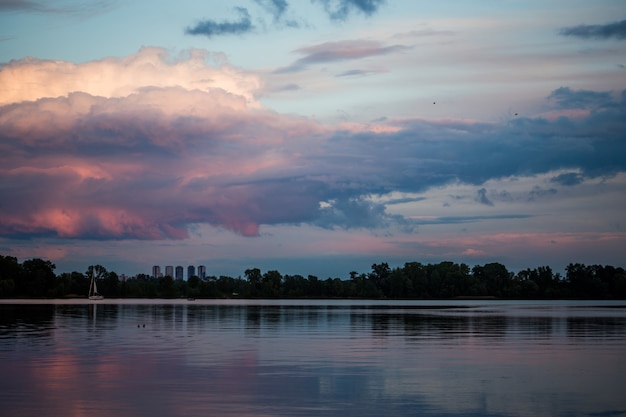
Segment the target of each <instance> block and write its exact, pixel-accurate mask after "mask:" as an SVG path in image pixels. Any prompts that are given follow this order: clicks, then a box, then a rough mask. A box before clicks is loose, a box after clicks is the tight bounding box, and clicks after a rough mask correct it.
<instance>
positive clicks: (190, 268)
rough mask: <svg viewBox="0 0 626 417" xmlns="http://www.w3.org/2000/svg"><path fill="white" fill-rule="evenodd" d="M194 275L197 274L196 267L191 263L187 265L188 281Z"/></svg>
mask: <svg viewBox="0 0 626 417" xmlns="http://www.w3.org/2000/svg"><path fill="white" fill-rule="evenodd" d="M194 275H196V267H195V266H193V265H189V266H188V267H187V281H189V278H191V277H193V276H194Z"/></svg>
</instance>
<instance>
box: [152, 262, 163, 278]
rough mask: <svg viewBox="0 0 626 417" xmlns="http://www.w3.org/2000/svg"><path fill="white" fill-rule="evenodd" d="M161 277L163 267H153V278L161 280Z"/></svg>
mask: <svg viewBox="0 0 626 417" xmlns="http://www.w3.org/2000/svg"><path fill="white" fill-rule="evenodd" d="M160 277H161V267H160V266H159V265H154V266H153V267H152V278H160Z"/></svg>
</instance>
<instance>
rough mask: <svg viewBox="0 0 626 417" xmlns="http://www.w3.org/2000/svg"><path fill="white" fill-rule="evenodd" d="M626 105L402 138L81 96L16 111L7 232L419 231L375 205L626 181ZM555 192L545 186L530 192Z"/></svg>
mask: <svg viewBox="0 0 626 417" xmlns="http://www.w3.org/2000/svg"><path fill="white" fill-rule="evenodd" d="M570 93H573V94H574V95H575V94H576V93H577V92H570ZM559 94H562V93H557V92H554V93H553V95H557V96H558V95H559ZM568 94H569V93H568ZM625 98H626V93H623V94H622V96H621V97H620V98H617V99H616V98H611V101H610V102H603V104H602V106H600V107H597V108H592V109H591V110H590V111H589V114H588V115H586V116H584V117H581V118H578V119H572V118H567V117H560V118H558V119H556V120H550V119H542V118H535V119H531V118H524V119H515V120H514V121H513V122H511V123H508V124H503V125H498V124H490V123H482V124H481V123H468V122H453V121H424V120H417V119H416V120H404V121H399V122H395V124H391V122H388V123H389V126H390V127H395V128H396V129H397V131H388V132H385V133H377V132H371V131H358V132H357V131H351V130H348V129H346V128H341V127H336V128H333V127H332V126H325V125H320V124H318V123H316V122H315V121H313V120H307V119H303V118H298V117H294V116H289V115H281V114H277V113H275V112H272V111H266V110H260V109H249V108H247V107H246V104H245V103H246V101H245V100H244V99H243V98H242V97H240V96H237V95H235V94H230V93H226V92H225V91H221V90H220V89H211V90H210V91H199V90H193V91H192V90H185V89H182V88H151V89H142V90H141V91H138V92H137V93H135V94H133V95H131V96H128V97H123V98H109V99H107V98H103V97H94V96H90V95H88V94H85V93H72V94H70V95H69V96H68V97H59V98H55V99H42V100H38V101H33V102H23V103H18V104H11V105H6V106H3V107H0V189H1V190H2V193H3V199H2V203H1V204H0V234H2V235H4V236H11V237H21V236H23V237H28V236H39V235H54V236H62V237H70V238H98V239H122V238H135V239H162V238H170V239H181V238H185V237H187V234H188V232H187V230H188V228H189V227H191V226H192V225H194V224H203V223H206V224H211V225H214V226H217V227H223V228H225V229H228V230H232V231H235V232H237V233H240V234H242V235H245V236H256V235H258V234H259V227H260V226H261V225H264V224H265V225H279V224H312V225H317V226H320V227H325V228H333V227H341V228H369V229H377V228H383V230H388V229H389V228H391V227H392V226H395V227H400V228H404V229H406V230H410V229H411V228H412V227H415V226H419V224H421V223H420V221H419V220H412V219H409V218H404V217H402V216H399V215H393V214H390V213H388V212H387V211H386V205H388V204H393V203H394V202H393V201H391V202H387V203H383V202H376V201H372V198H371V196H374V195H385V194H387V193H391V192H401V193H402V192H406V193H413V194H415V193H421V192H424V191H426V190H428V189H430V188H432V187H437V186H442V185H446V184H449V183H457V182H460V183H463V184H471V185H475V186H476V187H477V189H478V191H477V192H476V195H475V198H476V201H477V202H478V203H481V204H485V205H492V204H493V202H492V199H493V198H496V197H498V196H497V195H496V194H488V193H487V191H486V189H485V187H484V185H483V184H484V183H485V182H486V181H488V180H494V179H499V178H507V177H515V176H520V175H521V176H529V175H537V174H542V173H549V172H552V171H557V170H565V174H561V175H559V176H558V177H555V179H554V180H553V182H554V183H555V184H558V185H570V184H572V183H574V182H576V181H577V177H575V176H574V177H572V176H569V177H568V176H567V172H568V171H569V172H576V173H580V174H579V175H580V176H581V177H585V178H587V177H589V178H591V177H594V176H605V175H612V174H615V173H617V172H626V159H625V158H624V155H626V141H624V132H626V117H625V116H626V100H625ZM567 103H570V105H577V101H575V100H574V101H571V102H570V101H568V100H564V101H562V103H561V105H563V106H565V105H566V104H567ZM172 106H181V107H180V108H181V110H180V111H173V110H171V109H170V108H171V107H172ZM168 109H170V110H168ZM189 109H193V114H190V113H189ZM555 192H556V189H553V188H547V189H546V188H539V187H536V188H534V189H532V191H531V192H530V193H529V195H528V199H529V200H532V199H537V198H540V197H542V198H543V197H548V196H550V195H552V194H554V193H555ZM489 197H493V198H492V199H490V198H489ZM498 199H499V200H498V201H500V198H499V197H498ZM439 221H440V222H443V221H446V220H445V219H440V220H439ZM448 221H449V222H452V221H461V220H458V219H457V220H454V219H449V220H448ZM466 221H468V220H467V219H466Z"/></svg>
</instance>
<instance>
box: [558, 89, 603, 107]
mask: <svg viewBox="0 0 626 417" xmlns="http://www.w3.org/2000/svg"><path fill="white" fill-rule="evenodd" d="M548 100H551V101H553V102H555V103H556V104H557V107H558V108H561V109H590V108H598V107H603V106H607V105H611V103H612V102H613V97H612V95H611V92H609V91H589V90H579V91H573V90H571V89H570V88H568V87H560V88H558V89H556V90H554V91H553V92H552V93H551V94H550V95H549V96H548Z"/></svg>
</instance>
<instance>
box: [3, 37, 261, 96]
mask: <svg viewBox="0 0 626 417" xmlns="http://www.w3.org/2000/svg"><path fill="white" fill-rule="evenodd" d="M0 85H1V86H2V91H3V93H2V94H1V95H0V105H5V104H10V103H18V102H20V101H33V100H37V99H40V98H46V97H61V96H67V95H68V94H69V93H70V92H74V91H80V92H84V93H88V94H90V95H93V96H99V97H107V98H111V97H125V96H128V95H130V94H132V93H136V92H139V91H140V90H141V89H143V88H154V87H157V88H160V87H181V88H184V89H186V90H194V89H197V90H202V91H209V90H211V89H213V88H221V89H223V90H225V91H228V92H229V93H232V94H235V95H238V96H242V97H245V99H246V100H247V101H248V102H249V103H250V104H253V103H254V102H255V101H256V100H255V98H254V94H255V91H256V90H257V89H258V88H259V87H260V81H259V78H258V77H257V76H256V75H253V74H250V73H246V72H245V71H242V70H239V69H237V68H233V67H232V66H230V65H229V64H228V62H227V61H226V60H225V59H224V57H223V56H222V55H221V54H211V53H209V52H206V51H204V50H198V49H193V50H188V51H184V52H183V53H181V54H179V55H178V56H172V55H170V54H168V52H167V51H166V50H165V49H162V48H154V47H146V48H142V49H141V50H139V52H137V53H136V54H133V55H130V56H127V57H123V58H106V59H102V60H98V61H91V62H86V63H83V64H74V63H72V62H66V61H56V60H40V59H35V58H26V59H22V60H15V61H11V62H9V63H8V64H5V65H4V66H3V67H2V71H0Z"/></svg>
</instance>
